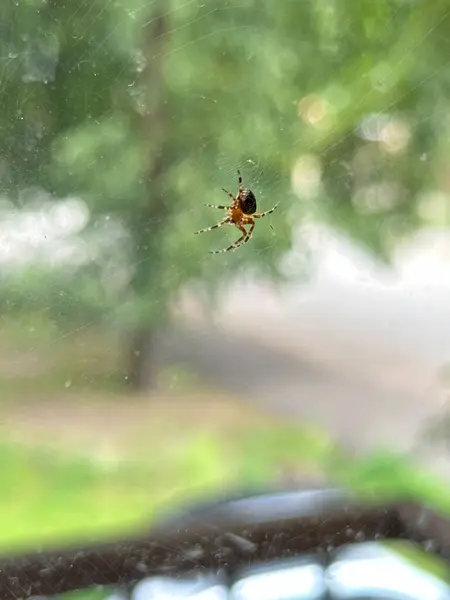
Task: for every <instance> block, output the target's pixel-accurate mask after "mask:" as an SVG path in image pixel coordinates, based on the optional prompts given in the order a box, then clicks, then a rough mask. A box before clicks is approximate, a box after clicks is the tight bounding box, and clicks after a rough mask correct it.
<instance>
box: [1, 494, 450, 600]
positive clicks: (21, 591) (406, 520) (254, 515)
mask: <svg viewBox="0 0 450 600" xmlns="http://www.w3.org/2000/svg"><path fill="white" fill-rule="evenodd" d="M381 540H385V541H387V540H388V541H392V543H389V544H380V543H378V544H376V543H374V542H380V541H381ZM405 540H409V541H410V542H411V543H412V544H413V545H412V546H411V547H409V549H408V547H407V546H408V544H406V545H405V543H404V541H405ZM394 541H395V542H394ZM402 541H403V543H401V542H402ZM417 549H420V550H421V554H418V553H417ZM432 556H434V557H436V561H437V562H436V563H435V564H434V566H433V568H432V569H431V570H432V572H433V574H432V573H431V572H430V571H429V569H428V567H427V568H424V566H423V565H424V564H425V563H426V564H428V562H429V561H430V558H431V557H432ZM438 557H439V558H440V560H438ZM449 563H450V520H447V519H445V518H444V517H443V516H440V515H437V514H436V513H434V512H433V511H432V510H430V509H429V508H427V507H425V506H421V505H420V504H418V503H416V502H414V501H408V500H406V501H399V502H391V503H388V504H381V503H377V501H376V500H373V499H372V500H371V501H368V500H367V501H364V502H362V501H358V500H356V499H355V498H353V497H351V496H350V495H349V494H347V493H345V492H344V491H342V490H332V489H329V490H310V491H301V492H292V491H289V492H276V493H274V492H270V493H267V494H260V495H253V496H248V497H241V498H235V499H232V500H228V501H225V502H219V503H215V504H203V505H201V506H199V507H197V508H194V509H193V510H190V511H187V512H184V513H181V514H180V515H178V516H175V517H172V518H170V519H167V518H166V519H161V520H160V521H159V523H157V524H156V525H155V526H154V527H153V528H152V529H151V530H150V531H149V532H148V534H147V535H145V536H140V537H138V536H136V537H133V538H132V539H128V540H123V541H120V542H114V543H113V542H108V543H104V544H97V545H91V546H89V547H87V546H86V547H80V548H66V549H65V550H54V551H47V552H42V553H34V554H28V555H22V556H19V555H17V556H8V557H6V556H4V557H0V599H1V600H9V599H14V600H17V599H18V598H23V599H25V598H26V599H29V598H32V597H36V596H37V597H41V598H42V597H52V596H55V595H56V594H61V593H63V592H67V591H72V590H80V589H86V588H92V587H96V586H107V588H106V589H105V596H104V597H105V598H107V597H108V593H107V591H108V590H109V589H110V588H111V598H112V597H113V596H112V593H113V589H117V588H120V589H121V590H122V592H121V593H122V596H118V595H117V594H118V592H116V593H115V595H114V598H116V599H117V598H122V597H123V598H132V599H133V600H150V599H151V600H153V599H155V600H157V599H158V598H160V599H162V598H164V599H167V598H180V599H181V598H191V599H194V598H198V599H199V600H200V597H201V598H202V599H203V600H206V598H208V599H209V598H211V600H215V599H216V598H217V599H218V598H230V599H233V600H237V599H239V600H251V599H252V600H253V599H255V600H256V599H265V598H267V599H276V598H286V599H287V598H317V599H319V598H320V599H322V598H342V599H343V598H366V599H367V598H383V599H387V598H396V599H397V600H398V599H403V598H404V599H406V598H408V599H413V598H414V599H415V598H424V599H425V598H427V599H428V598H429V599H436V600H437V599H439V600H441V599H444V598H445V599H449V600H450V586H449V581H450V578H449V573H450V568H449Z"/></svg>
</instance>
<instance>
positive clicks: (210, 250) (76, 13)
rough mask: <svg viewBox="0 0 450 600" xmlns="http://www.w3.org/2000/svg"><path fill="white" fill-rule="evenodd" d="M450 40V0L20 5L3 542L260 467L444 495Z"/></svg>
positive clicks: (2, 359) (432, 497) (285, 474)
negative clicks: (240, 177) (218, 251)
mask: <svg viewBox="0 0 450 600" xmlns="http://www.w3.org/2000/svg"><path fill="white" fill-rule="evenodd" d="M449 34H450V2H449V1H448V0H435V1H434V2H420V1H407V0H396V1H394V0H377V2H373V0H360V1H358V2H357V3H355V2H351V1H350V0H340V1H337V0H335V1H333V0H326V1H325V0H314V1H312V0H305V1H302V2H296V1H294V0H287V1H285V2H280V1H278V0H258V1H256V0H232V1H226V2H220V1H219V0H206V1H201V0H170V1H169V0H115V1H114V2H112V1H111V0H92V1H86V0H20V1H17V2H15V1H13V0H6V1H4V2H2V3H1V6H0V128H1V135H0V469H1V471H0V472H1V476H2V490H3V493H2V494H1V496H0V547H1V549H2V551H5V552H8V551H10V550H11V549H17V548H23V547H26V548H29V547H31V548H33V547H36V546H39V547H41V546H45V545H47V544H50V543H57V542H58V543H59V542H60V541H68V540H69V541H73V540H80V539H85V537H86V536H88V537H89V538H92V537H94V538H98V537H102V536H105V535H116V534H117V535H119V534H121V533H122V532H123V531H124V530H127V529H128V528H129V527H139V528H141V527H144V526H147V524H149V523H151V522H152V519H154V518H155V515H156V514H161V513H162V512H164V511H166V510H168V509H170V508H171V507H173V506H175V505H177V506H179V505H180V504H182V503H183V502H188V501H189V502H194V501H197V499H202V498H204V497H205V496H206V495H208V497H214V495H219V496H221V495H224V494H226V493H227V492H228V491H229V490H230V489H235V488H237V489H241V488H245V489H252V488H253V486H259V487H261V488H264V486H266V485H277V486H280V487H283V486H284V487H292V486H293V487H299V486H300V487H301V486H309V485H316V484H321V483H323V482H327V483H331V484H332V485H344V486H350V487H351V488H352V489H356V490H360V489H366V488H367V487H368V486H369V487H370V489H381V490H382V493H388V494H391V493H395V494H400V495H401V494H413V495H415V496H417V497H420V498H425V499H427V501H429V502H431V503H439V505H440V506H441V508H442V507H443V508H445V509H446V510H447V509H448V507H449V506H450V494H449V492H448V487H447V486H446V483H445V481H446V480H448V475H449V473H450V470H449V455H448V439H449V436H450V428H449V425H448V422H449V420H448V416H447V412H448V410H447V395H448V382H449V377H448V366H447V361H448V360H449V358H450V303H449V301H448V298H449V291H450V275H449V274H450V235H449V225H450V180H449V177H448V173H449V164H448V161H449V156H450V119H449V114H450V112H449V108H450V105H449V101H448V98H449V97H450V59H449V55H450V53H449V51H450V36H449ZM238 170H239V172H240V173H241V175H242V178H243V183H242V186H243V188H242V190H243V191H241V193H240V195H238V190H239V180H238ZM223 188H225V190H229V193H230V194H231V196H232V198H230V196H229V195H228V192H225V191H223ZM245 190H247V191H245ZM248 190H251V192H252V193H251V194H250V193H249V191H248ZM255 202H256V205H255ZM205 205H214V206H225V207H230V206H233V209H232V210H231V209H230V210H228V209H227V208H217V207H211V206H205ZM272 208H274V210H273V211H272V212H270V211H271V210H272ZM267 211H269V214H265V215H264V217H263V218H255V215H257V216H258V217H259V216H261V214H263V213H266V212H267ZM218 223H220V224H221V226H220V227H217V228H215V229H213V230H211V231H206V232H202V233H200V234H198V235H195V234H196V232H198V231H199V230H202V229H205V228H208V227H212V226H214V225H215V224H218ZM222 225H223V226H222ZM250 234H251V235H250ZM240 238H241V242H245V243H242V244H241V245H240V246H239V247H237V248H232V249H231V251H227V252H221V253H218V254H215V253H214V252H215V251H217V250H222V249H226V248H228V247H229V246H230V245H233V244H234V242H236V241H237V240H239V239H240ZM380 493H381V492H380Z"/></svg>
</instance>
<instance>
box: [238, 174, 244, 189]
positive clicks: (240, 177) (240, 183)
mask: <svg viewBox="0 0 450 600" xmlns="http://www.w3.org/2000/svg"><path fill="white" fill-rule="evenodd" d="M237 174H238V183H239V191H240V190H242V183H243V180H242V175H241V172H240V171H239V169H238V170H237Z"/></svg>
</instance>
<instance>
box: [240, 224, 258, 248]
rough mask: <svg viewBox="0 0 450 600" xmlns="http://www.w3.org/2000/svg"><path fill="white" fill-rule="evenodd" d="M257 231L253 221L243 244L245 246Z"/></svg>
mask: <svg viewBox="0 0 450 600" xmlns="http://www.w3.org/2000/svg"><path fill="white" fill-rule="evenodd" d="M254 229H255V221H253V223H251V224H250V229H249V230H248V233H247V237H246V238H245V240H244V241H243V242H242V243H243V244H246V243H247V242H249V241H250V239H251V237H252V235H253V230H254Z"/></svg>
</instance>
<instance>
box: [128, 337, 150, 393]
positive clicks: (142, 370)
mask: <svg viewBox="0 0 450 600" xmlns="http://www.w3.org/2000/svg"><path fill="white" fill-rule="evenodd" d="M155 338H156V331H155V328H153V327H150V326H148V325H143V326H142V327H136V329H135V330H134V331H132V332H131V335H130V336H129V339H128V359H127V375H126V383H127V385H128V386H129V387H130V388H131V389H132V390H134V391H137V392H139V391H143V390H149V389H152V388H154V387H155V386H156V383H157V382H156V368H155V367H156V365H155V361H154V360H153V351H154V346H155Z"/></svg>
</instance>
